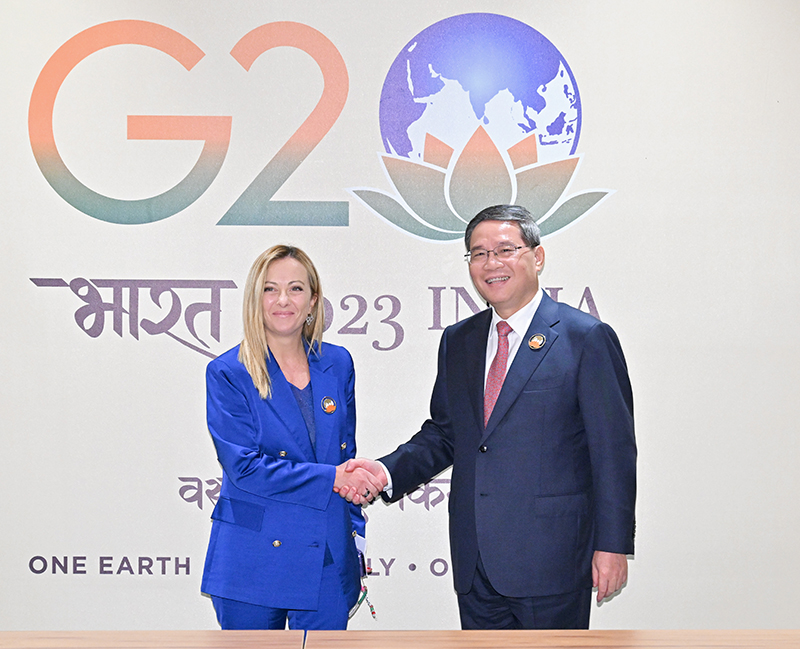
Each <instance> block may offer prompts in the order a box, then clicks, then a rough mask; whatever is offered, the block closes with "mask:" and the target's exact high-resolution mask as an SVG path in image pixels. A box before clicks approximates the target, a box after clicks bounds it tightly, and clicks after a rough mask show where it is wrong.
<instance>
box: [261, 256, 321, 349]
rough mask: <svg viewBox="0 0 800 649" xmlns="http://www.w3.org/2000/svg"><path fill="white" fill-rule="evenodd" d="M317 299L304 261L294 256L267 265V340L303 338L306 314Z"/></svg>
mask: <svg viewBox="0 0 800 649" xmlns="http://www.w3.org/2000/svg"><path fill="white" fill-rule="evenodd" d="M316 303H317V298H316V296H314V295H312V294H311V288H310V287H309V282H308V273H307V272H306V269H305V267H304V266H303V264H301V263H300V262H299V261H297V260H296V259H294V258H293V257H284V258H283V259H278V260H277V261H273V262H272V263H271V264H270V265H269V268H268V269H267V277H266V280H265V281H264V295H263V297H262V299H261V307H262V312H263V316H264V329H265V331H266V333H267V342H268V343H269V341H270V340H271V339H272V340H274V339H277V338H294V337H298V338H300V336H301V335H302V332H303V325H304V324H305V320H306V317H307V316H308V314H309V313H311V310H312V309H313V308H314V305H315V304H316Z"/></svg>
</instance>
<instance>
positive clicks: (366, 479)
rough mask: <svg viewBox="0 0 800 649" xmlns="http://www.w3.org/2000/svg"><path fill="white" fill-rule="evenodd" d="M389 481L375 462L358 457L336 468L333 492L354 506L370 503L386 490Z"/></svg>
mask: <svg viewBox="0 0 800 649" xmlns="http://www.w3.org/2000/svg"><path fill="white" fill-rule="evenodd" d="M388 483H389V479H388V478H387V476H386V472H385V471H384V470H383V467H382V466H381V465H380V464H379V463H378V462H376V461H375V460H368V459H367V458H365V457H359V458H356V459H354V460H348V461H347V462H344V463H343V464H340V465H339V466H337V467H336V479H335V480H334V482H333V490H334V491H335V492H336V493H337V494H339V495H340V496H341V497H342V498H344V499H345V500H347V502H350V503H353V504H355V505H360V504H362V503H371V502H372V501H373V500H375V498H377V497H378V494H379V493H380V492H381V491H383V490H384V489H385V488H386V485H387V484H388Z"/></svg>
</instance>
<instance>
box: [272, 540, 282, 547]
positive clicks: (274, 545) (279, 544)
mask: <svg viewBox="0 0 800 649" xmlns="http://www.w3.org/2000/svg"><path fill="white" fill-rule="evenodd" d="M272 547H275V548H279V547H281V542H280V541H277V540H276V541H273V542H272Z"/></svg>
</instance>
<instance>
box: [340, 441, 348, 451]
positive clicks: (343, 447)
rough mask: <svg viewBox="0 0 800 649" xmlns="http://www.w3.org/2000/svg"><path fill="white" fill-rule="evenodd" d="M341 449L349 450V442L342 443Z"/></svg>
mask: <svg viewBox="0 0 800 649" xmlns="http://www.w3.org/2000/svg"><path fill="white" fill-rule="evenodd" d="M339 448H340V449H342V450H344V449H346V448H347V442H342V445H341V446H340V447H339Z"/></svg>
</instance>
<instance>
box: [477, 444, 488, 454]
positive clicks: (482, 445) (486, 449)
mask: <svg viewBox="0 0 800 649" xmlns="http://www.w3.org/2000/svg"><path fill="white" fill-rule="evenodd" d="M478 450H479V451H480V452H481V453H486V451H488V450H489V449H488V448H487V447H486V444H481V445H480V446H479V447H478Z"/></svg>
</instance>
